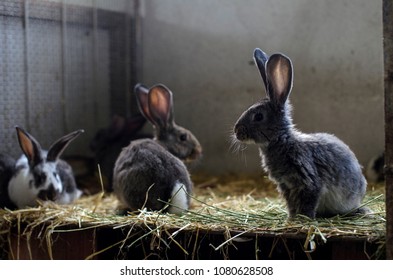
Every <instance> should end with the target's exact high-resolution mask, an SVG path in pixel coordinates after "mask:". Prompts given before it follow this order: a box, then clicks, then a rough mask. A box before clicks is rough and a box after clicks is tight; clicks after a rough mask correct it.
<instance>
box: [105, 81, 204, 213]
mask: <svg viewBox="0 0 393 280" xmlns="http://www.w3.org/2000/svg"><path fill="white" fill-rule="evenodd" d="M135 94H136V97H137V101H138V106H139V109H140V111H141V112H142V114H143V115H144V116H145V117H146V119H147V120H149V121H150V122H151V123H152V124H153V126H154V128H155V131H154V136H155V138H154V140H152V139H143V140H135V141H132V142H131V144H130V145H129V146H128V147H126V148H124V149H123V150H122V152H121V153H120V155H119V157H118V159H117V161H116V163H115V167H114V172H113V189H114V192H115V193H116V195H117V197H118V198H119V200H120V201H121V202H122V203H123V204H124V206H126V207H127V208H129V209H130V210H133V211H135V210H139V209H143V208H144V207H146V208H147V209H149V210H161V209H163V208H164V206H165V205H166V202H170V205H172V206H170V207H168V208H165V209H164V210H165V211H168V212H170V213H181V212H182V211H183V210H184V209H188V207H189V197H188V195H187V193H191V191H192V182H191V180H190V176H189V173H188V171H187V168H186V166H185V165H184V163H183V162H182V160H185V161H187V160H196V159H199V158H200V157H201V155H202V148H201V146H200V144H199V142H198V140H197V139H196V138H195V136H194V135H193V134H192V133H191V132H190V131H188V130H186V129H185V128H182V127H180V126H178V125H176V124H175V122H174V116H173V101H172V92H171V91H170V90H169V89H168V88H166V87H165V86H164V85H156V86H153V87H152V88H150V89H147V88H146V87H144V86H143V85H140V84H138V85H137V86H136V87H135Z"/></svg>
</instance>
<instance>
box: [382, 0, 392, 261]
mask: <svg viewBox="0 0 393 280" xmlns="http://www.w3.org/2000/svg"><path fill="white" fill-rule="evenodd" d="M383 38H384V39H383V52H384V71H385V74H384V86H385V183H386V258H387V259H390V260H392V259H393V4H392V1H391V0H383Z"/></svg>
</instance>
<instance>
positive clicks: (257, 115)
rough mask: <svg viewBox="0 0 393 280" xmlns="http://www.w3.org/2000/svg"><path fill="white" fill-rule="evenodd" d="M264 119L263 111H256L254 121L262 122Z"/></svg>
mask: <svg viewBox="0 0 393 280" xmlns="http://www.w3.org/2000/svg"><path fill="white" fill-rule="evenodd" d="M262 120H263V114H261V113H256V114H255V115H254V121H256V122H260V121H262Z"/></svg>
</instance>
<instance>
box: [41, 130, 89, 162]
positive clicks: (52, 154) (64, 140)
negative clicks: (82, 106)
mask: <svg viewBox="0 0 393 280" xmlns="http://www.w3.org/2000/svg"><path fill="white" fill-rule="evenodd" d="M82 132H84V130H83V129H79V130H76V131H74V132H71V133H70V134H67V135H65V136H63V137H61V138H60V139H58V140H57V141H56V142H55V143H53V144H52V146H50V148H49V150H48V155H47V156H46V160H47V161H56V160H57V159H58V158H59V157H60V156H61V154H62V153H63V152H64V150H65V148H67V146H68V144H70V143H71V141H72V140H74V139H75V138H76V137H77V136H79V134H81V133H82Z"/></svg>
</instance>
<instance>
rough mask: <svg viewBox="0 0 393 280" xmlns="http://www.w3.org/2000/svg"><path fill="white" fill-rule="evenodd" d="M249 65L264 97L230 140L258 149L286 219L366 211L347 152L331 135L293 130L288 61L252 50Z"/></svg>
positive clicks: (361, 184) (362, 183)
mask: <svg viewBox="0 0 393 280" xmlns="http://www.w3.org/2000/svg"><path fill="white" fill-rule="evenodd" d="M254 60H255V63H256V65H257V67H258V70H259V72H260V75H261V77H262V80H263V82H264V85H265V89H266V92H267V96H266V97H265V98H263V99H262V100H261V101H260V102H258V103H256V104H254V105H252V106H251V107H250V108H249V109H247V110H246V111H245V112H244V113H243V114H242V115H241V116H240V118H239V119H238V120H237V122H236V124H235V126H234V136H235V141H236V142H238V141H240V142H244V143H254V144H257V145H258V146H259V151H260V156H261V158H262V166H263V167H264V169H265V171H266V172H267V173H268V175H269V178H270V179H271V180H273V181H274V182H275V183H276V184H277V185H278V191H279V192H280V193H281V194H282V195H283V197H284V199H285V201H286V205H287V208H288V212H289V217H290V218H293V217H295V216H296V215H297V214H302V215H305V216H308V217H310V218H315V217H316V216H334V215H337V214H346V213H367V212H369V209H368V208H366V207H361V203H362V199H363V197H364V195H365V193H366V186H367V182H366V180H365V178H364V176H363V174H362V169H361V166H360V165H359V162H358V160H357V159H356V157H355V155H354V153H353V152H352V151H351V150H350V148H349V147H348V146H347V145H346V144H344V143H343V142H342V141H341V140H339V139H338V138H337V137H335V136H333V135H331V134H327V133H313V134H305V133H302V132H300V131H299V130H297V129H295V128H294V125H293V122H292V116H291V105H290V103H289V101H288V96H289V94H290V93H291V90H292V85H293V84H292V83H293V82H292V80H293V66H292V62H291V60H290V59H289V58H288V57H287V56H285V55H283V54H279V53H276V54H273V55H271V56H270V57H269V56H268V55H267V54H266V53H264V52H263V51H262V50H260V49H258V48H257V49H255V51H254Z"/></svg>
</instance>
